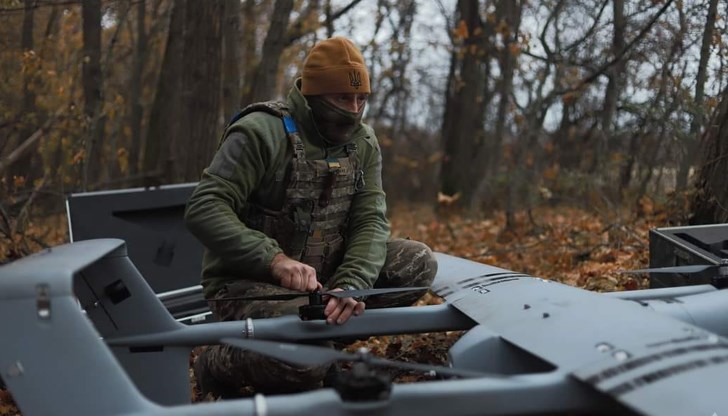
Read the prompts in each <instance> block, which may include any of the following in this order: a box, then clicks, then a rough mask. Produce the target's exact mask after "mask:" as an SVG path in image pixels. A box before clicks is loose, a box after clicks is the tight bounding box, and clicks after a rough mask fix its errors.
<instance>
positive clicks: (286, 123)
mask: <svg viewBox="0 0 728 416" xmlns="http://www.w3.org/2000/svg"><path fill="white" fill-rule="evenodd" d="M283 127H284V128H285V129H286V133H288V134H291V133H296V132H298V129H297V128H296V122H295V121H293V117H291V116H284V117H283Z"/></svg>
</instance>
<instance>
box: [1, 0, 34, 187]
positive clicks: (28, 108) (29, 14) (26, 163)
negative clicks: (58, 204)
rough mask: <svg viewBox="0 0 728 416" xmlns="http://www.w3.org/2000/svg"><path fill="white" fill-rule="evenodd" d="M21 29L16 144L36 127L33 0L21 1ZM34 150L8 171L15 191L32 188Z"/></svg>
mask: <svg viewBox="0 0 728 416" xmlns="http://www.w3.org/2000/svg"><path fill="white" fill-rule="evenodd" d="M23 6H24V11H23V29H22V34H21V41H20V42H21V45H20V47H21V51H22V53H23V55H24V56H23V62H24V63H25V64H26V65H29V66H30V67H29V68H26V71H24V74H23V103H22V107H21V108H22V112H23V115H22V122H21V128H20V132H19V136H18V140H19V141H18V144H20V142H21V141H23V140H25V138H26V137H28V136H30V135H31V134H32V133H33V131H34V130H35V129H37V128H38V126H37V124H38V122H39V120H38V112H37V109H36V106H35V92H34V87H33V85H32V84H33V83H34V82H35V80H36V78H37V74H36V71H35V69H33V65H32V62H33V61H35V60H36V59H37V57H36V56H35V51H34V50H33V49H34V47H35V45H34V42H33V26H34V24H33V22H34V18H33V11H34V10H35V0H24V2H23ZM34 155H35V152H24V153H23V154H22V155H21V156H20V158H19V159H18V160H17V161H16V162H15V164H14V165H13V166H12V169H10V170H9V171H8V172H9V179H10V180H9V181H8V184H9V185H10V189H14V190H15V191H19V190H23V189H32V183H33V180H34V179H35V172H34V171H33V160H34V159H36V160H37V158H35V157H34ZM13 177H19V178H23V179H24V180H23V181H18V182H17V185H18V186H17V187H16V181H14V180H12V179H13Z"/></svg>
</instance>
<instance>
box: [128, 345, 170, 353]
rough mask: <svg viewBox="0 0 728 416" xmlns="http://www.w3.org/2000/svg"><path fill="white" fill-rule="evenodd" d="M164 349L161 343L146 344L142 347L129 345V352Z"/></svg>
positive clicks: (160, 350) (159, 350)
mask: <svg viewBox="0 0 728 416" xmlns="http://www.w3.org/2000/svg"><path fill="white" fill-rule="evenodd" d="M162 351H164V346H163V345H146V346H143V347H129V352H130V353H137V352H162Z"/></svg>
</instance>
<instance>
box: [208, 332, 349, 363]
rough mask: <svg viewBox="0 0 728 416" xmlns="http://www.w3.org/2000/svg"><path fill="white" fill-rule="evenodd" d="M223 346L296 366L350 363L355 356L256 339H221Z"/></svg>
mask: <svg viewBox="0 0 728 416" xmlns="http://www.w3.org/2000/svg"><path fill="white" fill-rule="evenodd" d="M221 342H222V343H223V344H228V345H232V346H233V347H238V348H242V349H245V350H248V351H253V352H257V353H258V354H262V355H265V356H267V357H271V358H275V359H278V360H281V361H285V362H287V363H290V364H298V365H323V364H330V363H333V362H335V361H352V360H355V359H356V358H357V355H355V354H350V353H348V352H342V351H337V350H334V349H331V348H324V347H316V346H313V345H302V344H288V343H281V342H273V341H262V340H257V339H237V338H223V339H222V340H221Z"/></svg>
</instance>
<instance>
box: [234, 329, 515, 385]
mask: <svg viewBox="0 0 728 416" xmlns="http://www.w3.org/2000/svg"><path fill="white" fill-rule="evenodd" d="M221 342H222V343H224V344H228V345H232V346H234V347H238V348H242V349H246V350H249V351H253V352H256V353H258V354H262V355H265V356H268V357H272V358H275V359H278V360H281V361H285V362H287V363H290V364H296V365H324V364H330V363H333V362H335V361H350V362H366V363H367V364H369V365H371V366H375V367H393V368H401V369H405V370H414V371H421V372H424V373H434V374H435V375H441V376H455V377H463V378H475V377H486V376H488V377H494V376H495V377H501V378H503V377H505V376H502V375H493V374H486V373H480V372H477V371H469V370H460V369H454V368H448V367H442V366H434V365H427V364H414V363H405V362H400V361H392V360H388V359H386V358H379V357H373V356H364V355H363V354H352V353H349V352H344V351H337V350H334V349H331V348H325V347H319V346H314V345H301V344H288V343H279V342H273V341H261V340H255V339H238V338H224V339H222V340H221Z"/></svg>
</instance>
